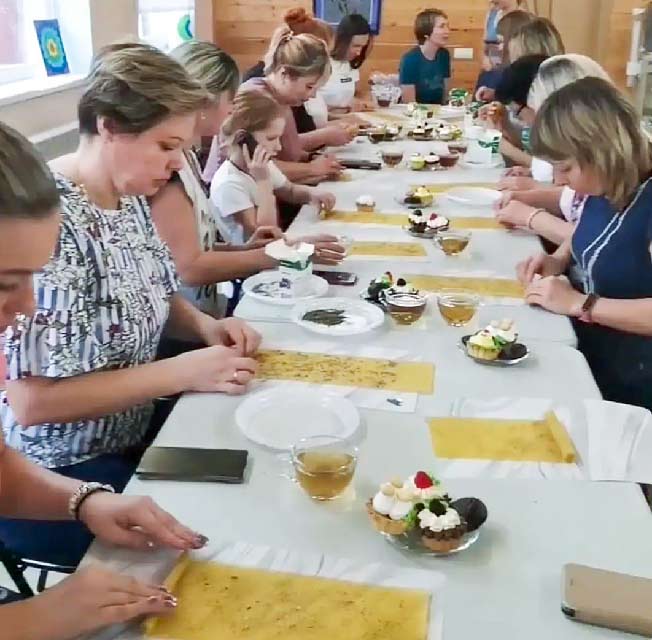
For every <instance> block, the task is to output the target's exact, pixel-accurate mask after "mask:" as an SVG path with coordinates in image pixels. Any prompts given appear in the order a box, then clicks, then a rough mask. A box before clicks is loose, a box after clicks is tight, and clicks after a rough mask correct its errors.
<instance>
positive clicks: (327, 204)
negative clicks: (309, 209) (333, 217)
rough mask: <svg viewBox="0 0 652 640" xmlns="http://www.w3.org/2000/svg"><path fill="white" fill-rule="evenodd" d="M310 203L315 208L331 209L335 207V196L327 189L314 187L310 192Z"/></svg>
mask: <svg viewBox="0 0 652 640" xmlns="http://www.w3.org/2000/svg"><path fill="white" fill-rule="evenodd" d="M310 204H313V205H315V206H316V207H317V209H325V210H326V211H332V210H333V208H334V207H335V196H334V195H333V194H332V193H329V192H328V191H319V190H317V189H314V190H312V191H311V193H310Z"/></svg>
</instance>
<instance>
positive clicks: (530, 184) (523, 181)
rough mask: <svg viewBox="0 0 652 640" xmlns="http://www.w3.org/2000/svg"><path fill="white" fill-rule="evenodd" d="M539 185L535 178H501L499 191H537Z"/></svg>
mask: <svg viewBox="0 0 652 640" xmlns="http://www.w3.org/2000/svg"><path fill="white" fill-rule="evenodd" d="M538 187H539V183H538V182H537V181H536V180H535V179H534V178H528V177H526V176H507V177H505V178H501V179H500V181H499V182H498V189H499V191H506V190H508V189H509V190H510V191H530V190H532V189H537V188H538Z"/></svg>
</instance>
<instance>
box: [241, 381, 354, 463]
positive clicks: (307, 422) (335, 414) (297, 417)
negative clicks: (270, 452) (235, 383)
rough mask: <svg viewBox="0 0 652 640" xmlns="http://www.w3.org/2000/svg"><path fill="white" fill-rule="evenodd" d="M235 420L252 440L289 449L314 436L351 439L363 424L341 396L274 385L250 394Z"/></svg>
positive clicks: (350, 405)
mask: <svg viewBox="0 0 652 640" xmlns="http://www.w3.org/2000/svg"><path fill="white" fill-rule="evenodd" d="M235 422H236V424H237V425H238V427H239V428H240V430H241V431H242V433H244V435H245V436H246V437H247V438H248V439H249V440H251V441H252V442H255V443H257V444H261V445H263V446H264V447H269V448H270V449H276V450H279V451H287V450H289V449H290V447H292V445H293V444H295V443H296V442H298V441H299V440H301V439H302V438H309V437H311V436H317V435H328V436H337V437H338V438H350V437H351V436H352V435H353V434H354V433H355V432H356V431H357V429H358V426H359V425H360V414H359V413H358V410H357V409H356V408H355V406H354V405H353V403H352V402H351V401H350V400H347V399H346V398H343V397H341V396H335V395H327V394H324V393H323V392H318V391H312V390H310V389H304V388H302V389H301V391H300V392H299V391H297V389H296V388H293V387H292V388H291V387H287V388H282V387H281V388H279V387H273V388H271V389H265V390H264V391H259V392H258V393H254V394H252V395H251V396H249V397H247V398H246V399H245V400H244V401H243V402H242V403H241V404H240V405H239V406H238V408H237V409H236V411H235Z"/></svg>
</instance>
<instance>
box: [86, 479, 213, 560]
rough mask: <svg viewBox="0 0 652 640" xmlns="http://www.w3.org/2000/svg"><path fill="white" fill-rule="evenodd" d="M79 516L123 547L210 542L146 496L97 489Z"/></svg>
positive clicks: (98, 533) (183, 547) (102, 537)
mask: <svg viewBox="0 0 652 640" xmlns="http://www.w3.org/2000/svg"><path fill="white" fill-rule="evenodd" d="M79 519H80V520H81V521H82V522H83V523H84V524H85V525H86V526H87V527H88V528H89V529H90V530H91V531H92V532H93V533H94V534H95V535H96V536H97V537H98V538H99V539H100V540H102V542H106V543H108V544H113V545H117V546H120V547H130V548H132V549H141V550H145V549H149V548H151V547H153V546H155V545H156V546H163V547H171V548H173V549H179V550H182V551H185V550H188V549H201V548H202V547H203V546H204V545H205V544H206V543H207V542H208V539H207V538H206V537H205V536H202V535H200V534H199V533H196V532H195V531H191V530H190V529H188V527H184V526H183V525H182V524H180V523H179V522H178V521H177V520H176V519H175V518H174V517H172V516H171V515H170V514H169V513H168V512H167V511H164V510H163V509H161V507H159V506H158V505H157V504H156V503H155V502H154V501H153V500H152V499H151V498H149V497H145V496H125V495H118V494H114V493H108V492H106V491H97V492H96V493H93V494H91V495H90V496H88V498H86V500H84V502H83V503H82V505H81V507H80V508H79Z"/></svg>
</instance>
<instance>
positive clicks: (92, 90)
mask: <svg viewBox="0 0 652 640" xmlns="http://www.w3.org/2000/svg"><path fill="white" fill-rule="evenodd" d="M210 99H211V95H210V93H208V92H207V91H206V90H205V89H204V88H203V87H202V86H201V85H200V84H199V83H198V82H195V81H194V80H192V79H191V78H190V76H189V75H188V74H187V73H186V71H185V69H184V68H183V67H182V66H181V65H180V64H179V63H178V62H176V61H175V60H173V59H172V58H170V57H169V56H167V55H165V54H164V53H163V52H162V51H159V49H157V48H156V47H152V46H149V45H146V44H140V43H135V42H130V43H122V44H113V45H109V46H108V47H105V48H104V49H102V50H101V51H100V52H99V53H98V54H97V56H96V57H95V58H94V59H93V62H92V64H91V70H90V73H89V75H88V78H87V79H86V89H85V90H84V93H83V95H82V97H81V99H80V101H79V105H78V108H77V113H78V116H79V132H80V133H81V134H86V135H96V134H97V132H98V130H97V119H98V118H99V117H104V118H106V119H107V121H108V126H109V127H111V128H112V129H113V130H114V131H115V132H116V133H131V134H136V135H137V134H140V133H143V132H144V131H147V130H148V129H151V128H152V127H154V126H156V125H157V124H159V123H160V122H162V121H163V120H165V119H166V118H168V117H170V116H180V115H187V114H190V113H193V112H194V111H197V110H199V109H201V108H202V107H203V106H204V105H205V104H206V103H207V102H208V101H209V100H210Z"/></svg>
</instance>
